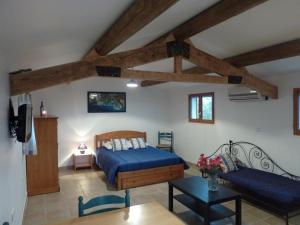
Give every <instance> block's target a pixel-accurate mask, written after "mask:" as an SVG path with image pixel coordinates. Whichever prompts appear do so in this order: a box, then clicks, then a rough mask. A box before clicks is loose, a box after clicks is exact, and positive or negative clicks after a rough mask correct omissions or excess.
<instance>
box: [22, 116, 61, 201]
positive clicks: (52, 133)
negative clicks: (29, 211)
mask: <svg viewBox="0 0 300 225" xmlns="http://www.w3.org/2000/svg"><path fill="white" fill-rule="evenodd" d="M57 119H58V118H57V117H36V118H34V124H35V134H36V142H37V151H38V154H37V155H34V156H27V157H26V167H27V169H26V170H27V191H28V195H29V196H32V195H39V194H45V193H51V192H58V191H59V190H60V189H59V182H58V142H57Z"/></svg>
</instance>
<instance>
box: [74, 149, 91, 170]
mask: <svg viewBox="0 0 300 225" xmlns="http://www.w3.org/2000/svg"><path fill="white" fill-rule="evenodd" d="M73 164H74V170H75V171H76V170H77V169H78V168H92V166H93V154H92V153H90V152H86V153H84V154H81V153H80V152H76V153H74V154H73Z"/></svg>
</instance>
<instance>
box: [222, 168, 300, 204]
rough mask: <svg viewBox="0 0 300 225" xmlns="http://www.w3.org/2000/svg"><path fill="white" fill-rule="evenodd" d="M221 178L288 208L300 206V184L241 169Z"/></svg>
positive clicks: (279, 177)
mask: <svg viewBox="0 0 300 225" xmlns="http://www.w3.org/2000/svg"><path fill="white" fill-rule="evenodd" d="M219 176H220V177H221V178H223V179H225V180H228V181H230V182H231V183H233V184H235V185H237V186H239V187H242V188H244V189H246V190H248V191H252V192H255V193H256V194H257V195H259V196H263V197H266V198H268V199H271V200H273V201H274V202H276V203H279V204H282V205H284V206H285V207H287V208H290V207H293V206H295V205H297V204H298V205H299V204H300V182H299V181H295V180H291V179H289V178H286V177H283V176H280V175H276V174H273V173H268V172H265V171H261V170H256V169H251V168H245V167H241V168H240V169H239V170H237V171H233V172H229V173H227V174H224V173H221V174H219Z"/></svg>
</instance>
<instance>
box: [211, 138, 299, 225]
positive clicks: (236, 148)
mask: <svg viewBox="0 0 300 225" xmlns="http://www.w3.org/2000/svg"><path fill="white" fill-rule="evenodd" d="M222 153H228V154H230V155H231V156H233V158H234V159H236V161H237V164H238V166H239V170H238V171H232V172H229V173H227V174H224V173H220V174H219V177H220V178H221V179H222V180H224V181H225V184H226V185H229V186H230V187H231V188H233V189H235V190H237V191H239V192H240V193H241V194H242V197H243V199H244V200H246V201H248V202H251V203H253V204H255V205H257V206H259V207H261V208H263V209H266V210H268V211H271V212H273V213H275V214H278V215H280V216H282V217H283V218H284V219H285V222H286V224H287V225H288V224H289V218H291V217H294V216H296V215H299V214H300V177H299V176H296V175H293V174H291V173H289V172H287V171H286V170H284V169H283V168H282V167H280V166H279V165H278V164H277V163H275V162H274V161H273V160H272V158H271V157H269V155H268V154H267V153H266V152H265V151H264V150H263V149H261V148H260V147H258V146H257V145H255V144H252V143H249V142H244V141H240V142H232V141H229V143H228V144H223V145H221V146H220V147H219V148H218V149H217V150H216V151H215V152H214V153H213V154H212V155H210V156H209V157H212V156H214V155H216V154H222Z"/></svg>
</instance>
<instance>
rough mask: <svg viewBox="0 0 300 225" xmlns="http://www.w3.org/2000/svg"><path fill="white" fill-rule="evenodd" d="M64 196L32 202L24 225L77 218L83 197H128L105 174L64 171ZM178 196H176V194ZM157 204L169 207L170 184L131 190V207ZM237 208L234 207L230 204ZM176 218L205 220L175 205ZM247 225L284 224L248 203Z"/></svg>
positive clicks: (219, 224)
mask: <svg viewBox="0 0 300 225" xmlns="http://www.w3.org/2000/svg"><path fill="white" fill-rule="evenodd" d="M186 173H187V174H189V175H199V172H198V171H197V170H196V169H195V168H192V169H189V170H188V171H187V172H186ZM60 187H61V192H59V193H53V194H46V195H39V196H34V197H30V198H28V204H27V208H26V211H25V216H24V222H23V225H41V224H52V223H55V222H57V221H60V220H64V219H68V218H72V217H77V198H78V196H79V195H82V196H84V199H90V198H93V197H95V196H98V195H104V194H108V193H112V192H113V193H114V194H120V195H124V191H118V192H116V191H110V190H108V189H111V188H109V187H107V186H106V184H105V176H104V174H103V172H101V171H97V170H81V171H77V172H73V170H67V169H63V170H61V171H60ZM175 193H176V192H175ZM151 201H157V202H159V203H160V204H162V205H163V206H165V207H167V202H168V187H167V184H166V183H162V184H157V185H150V186H146V187H141V188H136V189H132V190H131V204H132V205H136V204H142V203H146V202H151ZM227 206H228V207H231V208H233V207H234V203H232V202H230V203H229V204H227ZM174 210H175V212H176V214H177V215H178V216H179V217H180V218H181V219H183V220H184V221H185V222H186V223H187V224H201V219H200V218H199V217H197V216H196V215H195V214H193V213H192V212H190V211H188V210H187V209H186V208H185V207H184V206H182V205H181V204H179V203H177V202H176V201H174ZM242 220H243V225H284V224H285V223H284V221H283V220H282V219H280V218H277V217H275V216H273V215H271V214H269V213H267V212H264V211H262V210H259V209H257V208H255V207H254V206H251V205H249V204H247V203H245V202H243V203H242ZM233 221H234V220H233V219H227V220H223V221H218V222H215V223H213V224H212V225H225V224H226V225H229V224H234V222H233ZM290 224H291V225H299V224H300V217H295V218H293V219H291V220H290Z"/></svg>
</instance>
